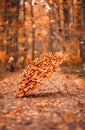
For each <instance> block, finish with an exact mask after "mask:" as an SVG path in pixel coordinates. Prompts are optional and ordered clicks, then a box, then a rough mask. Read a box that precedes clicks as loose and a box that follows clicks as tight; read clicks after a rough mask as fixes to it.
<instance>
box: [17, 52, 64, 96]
mask: <svg viewBox="0 0 85 130" xmlns="http://www.w3.org/2000/svg"><path fill="white" fill-rule="evenodd" d="M64 58H65V57H64V55H63V54H62V53H54V52H53V53H50V52H49V53H45V54H42V55H41V56H40V57H38V58H36V59H35V60H34V61H29V65H28V67H27V68H26V69H25V70H24V72H23V73H22V75H21V79H20V81H19V83H18V86H17V97H23V96H26V95H28V94H29V93H30V92H31V91H32V90H33V89H35V88H36V87H38V86H39V85H41V84H42V83H43V82H44V81H45V80H46V79H48V78H49V77H50V76H51V75H52V73H53V72H55V71H56V70H57V68H58V66H59V65H60V64H62V62H63V60H64Z"/></svg>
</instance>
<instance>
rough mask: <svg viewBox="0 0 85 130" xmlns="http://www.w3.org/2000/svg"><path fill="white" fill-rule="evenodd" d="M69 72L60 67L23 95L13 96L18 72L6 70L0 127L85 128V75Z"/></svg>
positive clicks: (8, 129)
mask: <svg viewBox="0 0 85 130" xmlns="http://www.w3.org/2000/svg"><path fill="white" fill-rule="evenodd" d="M64 70H67V72H68V73H63V72H64ZM70 72H72V68H70V69H69V68H64V69H63V71H62V70H61V69H59V70H58V71H57V72H55V73H53V74H52V76H51V78H50V79H48V80H46V81H45V82H44V83H43V84H42V85H41V86H38V87H37V88H36V89H35V90H33V91H32V93H31V94H29V95H28V97H24V98H16V86H17V83H18V81H19V78H20V73H18V72H14V73H10V74H8V75H7V77H5V78H4V79H3V80H1V81H0V130H19V129H20V130H84V129H85V77H80V76H79V75H78V73H75V74H74V73H70ZM75 72H78V70H75ZM57 88H59V89H61V90H62V91H64V94H61V93H60V92H59V90H58V89H57ZM66 90H68V94H65V92H67V91H66Z"/></svg>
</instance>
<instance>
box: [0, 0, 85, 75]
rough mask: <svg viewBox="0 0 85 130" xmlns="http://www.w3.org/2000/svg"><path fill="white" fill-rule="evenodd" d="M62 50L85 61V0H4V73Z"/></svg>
mask: <svg viewBox="0 0 85 130" xmlns="http://www.w3.org/2000/svg"><path fill="white" fill-rule="evenodd" d="M61 51H62V52H64V53H65V54H67V59H66V62H65V64H67V65H75V64H78V63H81V64H82V63H83V62H85V0H0V74H1V73H2V72H4V71H15V70H18V69H21V68H24V67H25V66H27V65H28V61H29V59H32V60H33V59H35V58H36V57H38V56H40V55H41V54H42V53H45V52H61Z"/></svg>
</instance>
